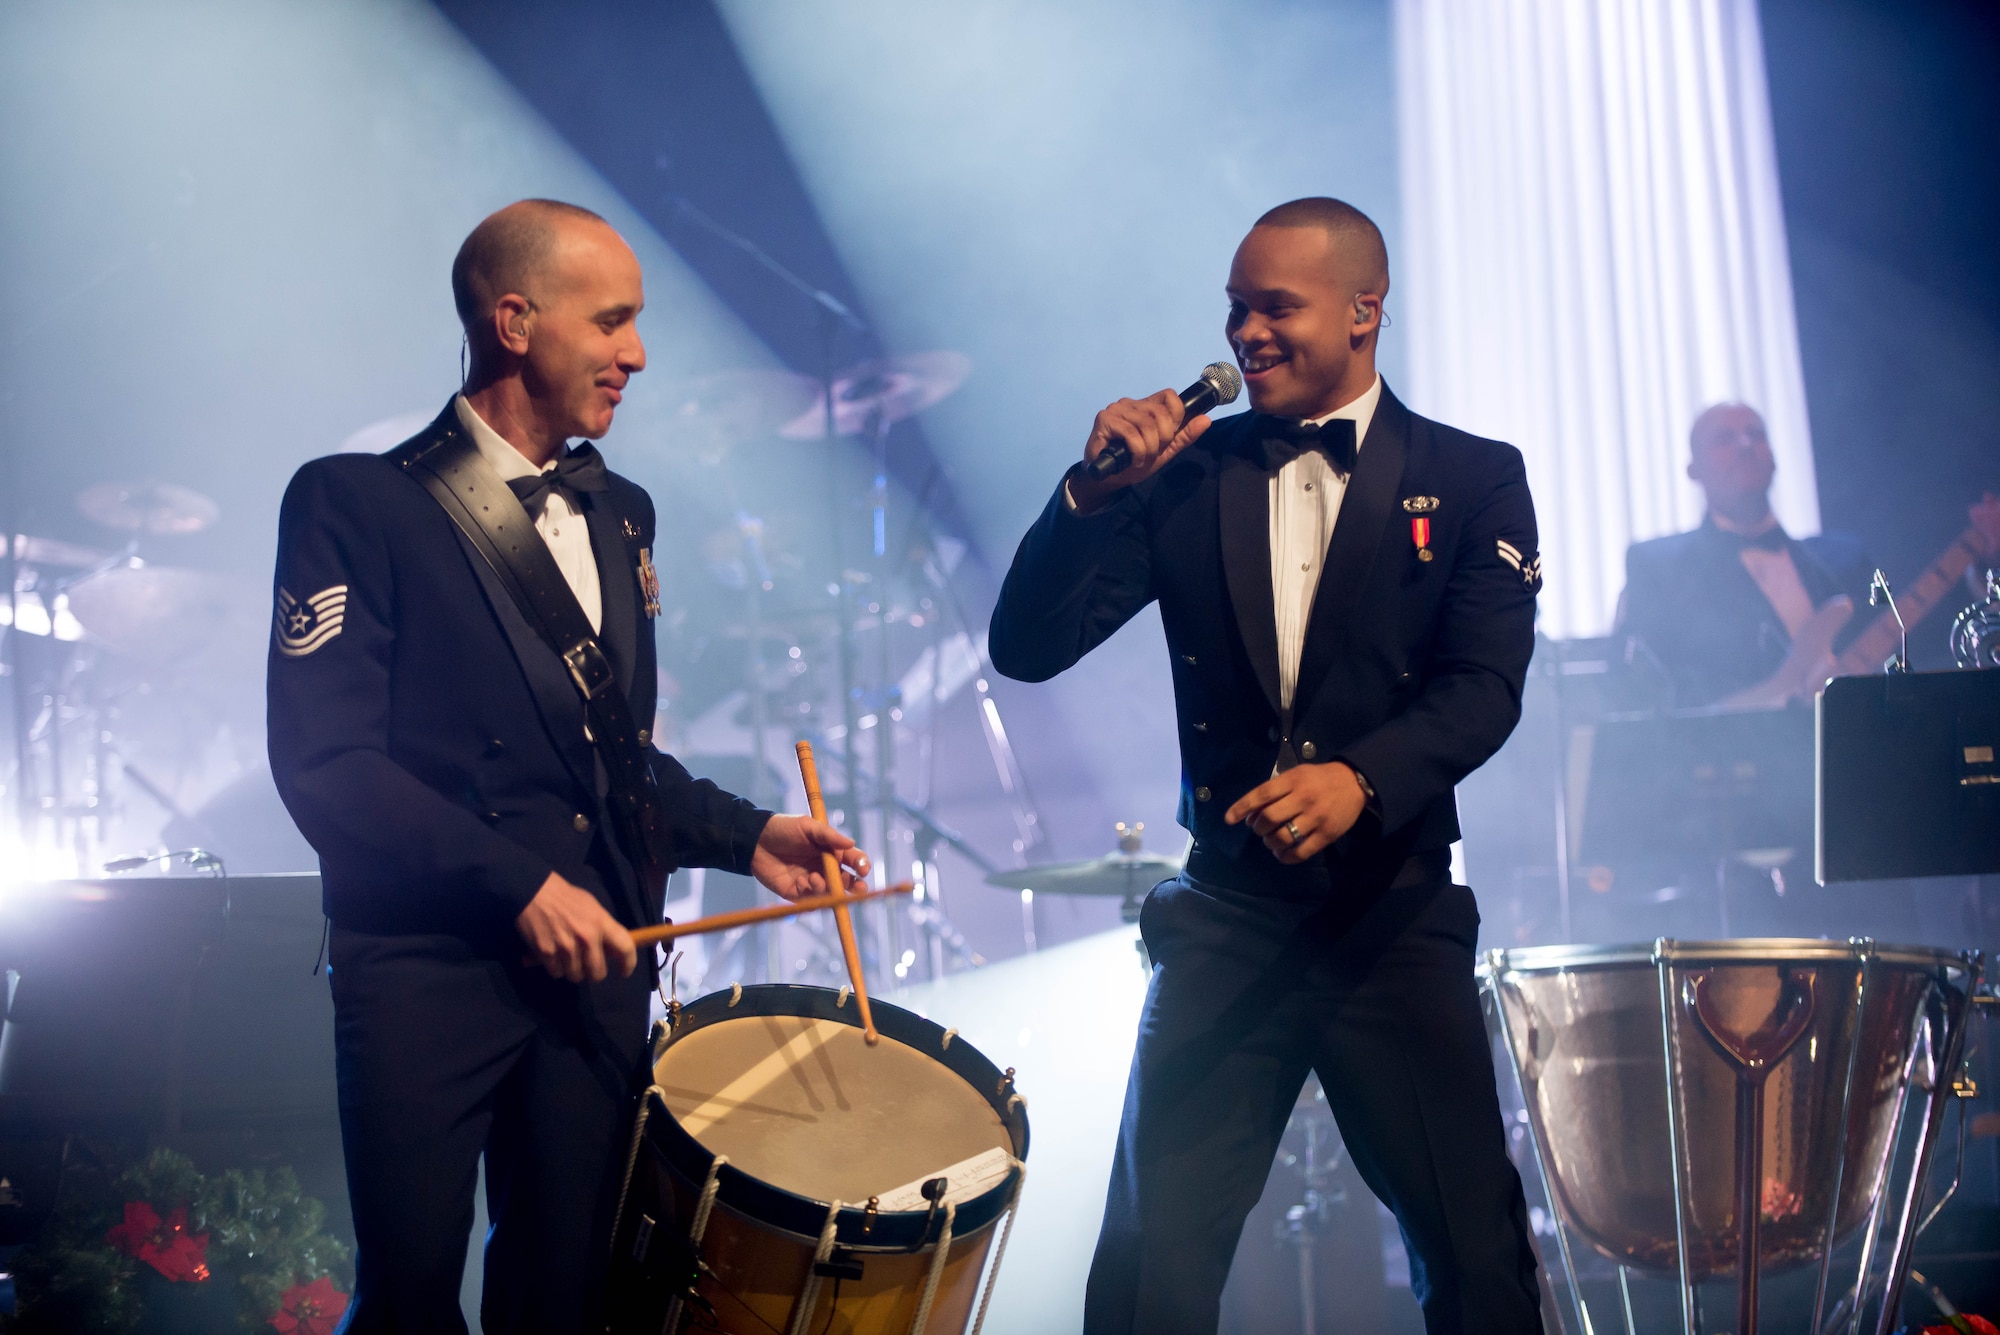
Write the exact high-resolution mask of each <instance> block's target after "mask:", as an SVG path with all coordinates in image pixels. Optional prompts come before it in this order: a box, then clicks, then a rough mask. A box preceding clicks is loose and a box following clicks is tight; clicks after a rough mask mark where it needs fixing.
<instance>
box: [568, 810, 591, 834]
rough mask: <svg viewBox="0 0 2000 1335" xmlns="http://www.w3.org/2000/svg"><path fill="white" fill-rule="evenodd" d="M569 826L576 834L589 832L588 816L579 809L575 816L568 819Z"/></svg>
mask: <svg viewBox="0 0 2000 1335" xmlns="http://www.w3.org/2000/svg"><path fill="white" fill-rule="evenodd" d="M569 826H570V828H571V829H572V830H575V831H576V832H577V833H578V834H589V833H590V817H588V816H586V815H584V814H583V813H582V812H581V811H579V812H577V813H576V815H575V817H573V818H572V819H571V820H570V823H569Z"/></svg>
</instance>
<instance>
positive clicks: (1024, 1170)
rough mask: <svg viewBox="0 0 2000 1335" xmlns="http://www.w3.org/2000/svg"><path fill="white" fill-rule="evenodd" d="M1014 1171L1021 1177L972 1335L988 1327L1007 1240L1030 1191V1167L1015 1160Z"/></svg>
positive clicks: (987, 1275) (1001, 1233) (973, 1323)
mask: <svg viewBox="0 0 2000 1335" xmlns="http://www.w3.org/2000/svg"><path fill="white" fill-rule="evenodd" d="M1014 1171H1015V1172H1017V1173H1019V1174H1020V1176H1019V1177H1017V1178H1015V1179H1014V1199H1013V1200H1011V1201H1009V1202H1008V1203H1007V1218H1006V1220H1005V1221H1004V1222H1003V1223H1002V1224H1001V1225H1000V1241H999V1242H998V1243H996V1244H995V1245H994V1248H993V1268H992V1269H991V1270H988V1271H987V1272H986V1291H985V1292H984V1293H982V1294H980V1295H979V1315H978V1316H976V1317H974V1318H973V1319H972V1335H979V1332H980V1331H981V1330H982V1329H984V1328H985V1325H986V1305H987V1304H988V1303H990V1302H992V1301H993V1286H994V1284H996V1283H997V1282H999V1279H1000V1265H1001V1263H1002V1262H1003V1261H1005V1260H1006V1259H1007V1240H1008V1239H1009V1238H1011V1237H1013V1236H1014V1217H1015V1216H1016V1215H1018V1214H1020V1213H1021V1193H1022V1192H1024V1191H1026V1190H1027V1189H1028V1165H1027V1164H1025V1163H1023V1162H1021V1160H1019V1159H1016V1160H1014Z"/></svg>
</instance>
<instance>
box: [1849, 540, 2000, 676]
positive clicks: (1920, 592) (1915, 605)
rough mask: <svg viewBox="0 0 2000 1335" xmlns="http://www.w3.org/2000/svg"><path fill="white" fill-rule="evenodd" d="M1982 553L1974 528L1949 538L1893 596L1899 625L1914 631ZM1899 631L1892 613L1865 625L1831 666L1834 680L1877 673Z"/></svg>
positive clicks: (1983, 546)
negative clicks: (1900, 618) (1941, 550)
mask: <svg viewBox="0 0 2000 1335" xmlns="http://www.w3.org/2000/svg"><path fill="white" fill-rule="evenodd" d="M1985 551H1986V540H1985V537H1984V536H1983V535H1982V534H1981V533H1980V532H1979V530H1978V529H1976V528H1967V529H1966V530H1965V532H1963V533H1961V534H1959V535H1958V537H1957V538H1955V539H1953V541H1952V544H1951V546H1949V547H1947V548H1945V549H1944V554H1943V555H1942V556H1940V557H1938V559H1937V560H1935V561H1933V562H1931V566H1930V569H1928V570H1926V571H1924V573H1923V574H1922V575H1920V576H1918V577H1917V581H1916V582H1915V583H1914V584H1912V585H1910V587H1909V588H1907V589H1904V590H1903V591H1902V592H1901V593H1898V594H1897V595H1896V606H1897V607H1898V608H1899V609H1901V611H1902V613H1903V624H1904V625H1906V626H1908V627H1909V628H1910V629H1912V630H1915V629H1916V627H1917V623H1918V622H1920V621H1922V620H1923V619H1924V618H1925V617H1927V616H1929V615H1930V613H1931V609H1932V608H1934V607H1936V606H1937V605H1938V603H1939V602H1940V601H1942V600H1943V598H1944V596H1945V593H1946V592H1947V591H1948V590H1949V589H1950V588H1951V586H1952V585H1953V584H1955V583H1957V582H1958V579H1959V577H1960V576H1962V575H1964V574H1965V568H1966V567H1967V566H1969V565H1971V564H1972V563H1973V562H1974V561H1976V560H1978V559H1979V557H1980V556H1981V555H1982V554H1983V553H1984V552H1985ZM1901 638H1902V635H1901V632H1900V631H1899V630H1898V629H1897V627H1896V617H1895V614H1894V613H1893V612H1887V611H1885V612H1883V613H1882V614H1881V615H1880V616H1878V617H1876V618H1875V620H1874V621H1872V622H1870V623H1869V626H1868V629H1866V630H1864V631H1862V632H1861V634H1860V635H1858V636H1856V637H1855V640H1854V643H1852V644H1850V645H1848V646H1847V648H1846V649H1845V650H1844V651H1842V653H1841V655H1840V658H1839V659H1838V661H1836V662H1835V663H1834V665H1833V671H1834V675H1835V676H1837V677H1863V676H1867V675H1869V674H1871V673H1875V672H1880V671H1881V670H1882V664H1883V663H1884V662H1886V661H1887V660H1888V658H1889V655H1890V654H1892V653H1894V652H1895V651H1896V648H1897V646H1898V644H1899V642H1900V641H1901Z"/></svg>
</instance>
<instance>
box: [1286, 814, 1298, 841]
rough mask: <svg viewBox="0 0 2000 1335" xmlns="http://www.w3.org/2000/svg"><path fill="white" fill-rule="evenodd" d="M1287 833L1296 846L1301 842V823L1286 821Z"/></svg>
mask: <svg viewBox="0 0 2000 1335" xmlns="http://www.w3.org/2000/svg"><path fill="white" fill-rule="evenodd" d="M1285 833H1286V834H1289V835H1290V836H1292V842H1293V843H1295V844H1296V843H1297V842H1298V841H1299V823H1298V822H1297V821H1291V820H1288V821H1286V822H1285Z"/></svg>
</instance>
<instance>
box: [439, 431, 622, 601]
mask: <svg viewBox="0 0 2000 1335" xmlns="http://www.w3.org/2000/svg"><path fill="white" fill-rule="evenodd" d="M451 406H452V407H453V408H455V409H456V410H457V411H458V424H459V425H460V426H462V427H464V428H465V430H466V434H467V435H469V436H471V437H472V443H473V444H474V445H476V446H477V447H478V448H479V454H480V457H481V458H483V459H485V460H486V463H487V466H488V467H490V468H492V470H493V471H494V472H496V473H498V474H499V475H500V480H501V481H502V482H511V481H513V480H514V479H515V478H517V477H533V476H534V475H535V471H536V470H535V466H534V465H533V464H531V463H529V462H528V457H527V456H526V455H524V454H522V453H521V452H520V451H519V450H517V449H515V448H514V447H513V446H512V445H510V444H508V443H507V438H506V437H505V436H502V435H501V434H500V433H499V432H497V431H495V430H494V429H493V428H492V427H490V426H488V425H486V423H485V421H484V420H483V419H482V418H481V417H480V416H479V414H478V413H476V412H474V411H473V408H472V405H471V404H470V403H468V402H466V399H465V395H463V394H460V395H459V396H457V397H456V398H454V399H453V400H452V401H451ZM555 466H556V465H555V461H554V460H553V459H552V460H550V461H549V465H548V467H547V468H544V469H542V470H541V471H542V472H544V473H548V472H553V471H554V469H555ZM535 531H536V532H538V533H540V534H541V535H542V541H543V542H546V543H547V544H548V545H549V554H550V555H552V556H554V557H555V558H556V568H557V569H558V570H560V571H562V574H563V578H564V579H565V580H567V581H569V587H570V592H572V593H574V594H575V595H576V600H577V602H579V603H581V604H582V605H583V614H584V615H585V616H586V617H588V618H590V629H591V630H592V631H593V632H596V631H598V630H601V629H603V623H604V591H603V589H602V588H601V587H600V586H599V584H598V582H597V554H596V553H595V552H593V551H592V550H591V547H590V525H588V524H586V523H585V522H584V519H583V516H582V515H580V514H578V513H577V512H576V511H574V510H572V509H570V506H569V501H568V500H566V499H565V498H564V497H563V494H562V493H561V492H559V491H556V490H553V489H551V490H550V492H549V494H548V499H547V501H546V502H545V503H544V504H543V506H542V512H541V514H539V515H537V516H535Z"/></svg>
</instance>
